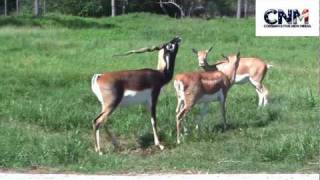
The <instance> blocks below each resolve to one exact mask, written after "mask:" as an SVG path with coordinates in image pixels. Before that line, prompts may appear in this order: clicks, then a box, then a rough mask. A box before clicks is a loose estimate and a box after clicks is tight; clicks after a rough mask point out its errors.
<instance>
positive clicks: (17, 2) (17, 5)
mask: <svg viewBox="0 0 320 180" xmlns="http://www.w3.org/2000/svg"><path fill="white" fill-rule="evenodd" d="M16 11H17V16H18V15H19V0H16Z"/></svg>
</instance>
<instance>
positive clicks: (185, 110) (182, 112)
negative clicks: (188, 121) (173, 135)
mask: <svg viewBox="0 0 320 180" xmlns="http://www.w3.org/2000/svg"><path fill="white" fill-rule="evenodd" d="M189 110H190V106H185V107H183V108H182V109H181V110H180V112H178V113H177V115H176V126H177V144H180V125H181V121H182V120H183V119H184V118H185V117H186V115H187V113H188V112H189Z"/></svg>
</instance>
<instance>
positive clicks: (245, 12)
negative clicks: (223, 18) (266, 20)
mask: <svg viewBox="0 0 320 180" xmlns="http://www.w3.org/2000/svg"><path fill="white" fill-rule="evenodd" d="M247 16H248V0H244V17H247Z"/></svg>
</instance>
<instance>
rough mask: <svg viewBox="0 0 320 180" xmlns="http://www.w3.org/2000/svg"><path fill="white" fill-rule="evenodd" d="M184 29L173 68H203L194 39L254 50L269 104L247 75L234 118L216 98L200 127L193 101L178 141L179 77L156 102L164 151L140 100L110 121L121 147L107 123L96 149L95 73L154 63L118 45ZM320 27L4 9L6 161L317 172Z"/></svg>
mask: <svg viewBox="0 0 320 180" xmlns="http://www.w3.org/2000/svg"><path fill="white" fill-rule="evenodd" d="M176 35H179V36H181V37H182V39H183V40H182V43H181V47H180V50H179V53H178V56H177V60H176V71H175V72H176V73H179V72H185V71H198V70H200V69H199V68H198V67H197V63H196V57H194V55H193V54H192V52H191V48H197V49H205V48H209V47H210V46H213V47H214V48H213V52H212V53H211V54H210V56H209V61H210V62H211V63H213V62H214V61H215V60H217V59H219V58H220V54H221V53H224V54H228V53H235V51H237V49H240V51H241V55H242V56H257V57H260V58H262V59H265V61H266V62H268V63H269V64H273V65H274V67H273V69H271V70H269V72H268V74H267V77H266V79H265V81H264V82H265V84H266V86H267V87H268V89H269V92H270V98H269V99H270V105H269V106H268V107H266V108H263V109H258V108H257V97H256V94H255V90H254V88H253V87H252V86H251V85H249V84H248V85H244V86H234V87H233V88H232V90H231V91H230V92H229V97H228V100H227V101H228V102H227V119H228V121H229V124H230V130H229V131H227V132H225V133H221V132H220V129H219V125H220V123H221V116H220V111H219V108H218V105H217V103H212V105H210V113H209V114H208V116H207V117H206V118H205V119H204V121H203V122H202V126H201V129H200V130H199V131H198V130H196V129H195V123H196V120H195V119H196V117H197V114H198V112H199V107H195V108H193V110H192V112H191V113H190V114H189V115H188V117H187V119H186V121H184V124H185V126H186V127H187V128H188V130H189V131H188V134H187V135H185V136H184V138H183V143H182V145H179V146H177V145H176V143H175V138H176V134H175V112H174V111H175V105H176V97H175V92H174V90H173V86H172V83H170V84H168V86H166V87H165V88H164V90H163V91H162V93H161V95H160V100H159V105H158V107H157V114H158V119H159V120H158V121H159V129H160V137H161V140H162V142H163V143H164V144H165V145H166V149H165V150H164V151H163V152H161V151H160V150H158V149H157V148H155V147H152V146H150V144H152V141H153V139H152V134H151V133H152V130H151V125H150V116H149V114H148V113H147V111H146V110H145V109H144V107H142V106H141V107H140V106H138V107H130V108H123V109H117V111H116V112H115V113H114V114H113V115H112V116H111V118H110V119H109V120H108V122H107V124H108V125H105V126H108V127H109V128H110V129H112V130H113V131H114V133H116V134H117V136H118V137H119V139H120V143H121V145H122V150H120V151H116V150H114V148H113V147H112V145H111V143H110V138H109V137H108V136H107V135H106V133H105V132H102V142H103V144H102V145H103V150H104V151H105V152H106V154H105V155H103V156H98V155H97V154H96V153H94V152H93V136H92V134H91V133H92V132H91V121H92V119H93V118H95V116H96V115H97V114H98V113H99V112H100V108H101V107H100V104H99V103H98V101H97V99H96V97H95V96H94V95H93V93H92V92H91V88H90V79H91V77H92V75H93V74H94V73H100V72H106V71H116V70H123V69H138V68H145V67H147V68H155V67H156V64H157V62H156V60H157V54H156V53H146V54H140V55H132V56H127V57H118V58H114V57H112V55H113V54H116V53H119V52H125V51H127V50H130V49H135V48H141V47H145V46H150V45H155V44H159V43H162V42H164V41H167V40H169V39H170V38H172V37H174V36H176ZM318 47H319V41H318V39H316V38H304V37H299V38H298V37H297V38H286V37H283V38H271V37H268V38H264V37H255V29H254V20H253V19H248V20H240V21H238V20H235V19H230V18H222V19H214V20H210V21H205V20H198V19H184V20H175V19H171V18H168V17H165V16H158V15H152V14H130V15H126V16H119V17H115V18H102V19H90V18H88V19H86V18H79V17H71V16H55V15H51V16H48V17H44V18H39V19H34V18H31V17H18V18H10V17H9V18H3V17H1V18H0V53H1V56H0V79H1V81H0V82H1V85H0V122H1V123H0V152H1V153H0V167H1V168H10V169H11V168H13V169H21V168H27V169H29V168H30V169H38V168H48V170H49V171H50V170H51V171H81V172H89V173H94V172H102V173H114V172H117V173H123V172H132V171H133V172H168V171H169V172H186V171H190V172H195V171H197V172H230V173H233V172H318V171H319V158H318V157H319V140H320V133H319V128H320V127H319V108H320V107H319V97H318V96H317V94H316V92H317V85H316V79H317V74H316V70H317V65H318V64H317V49H318Z"/></svg>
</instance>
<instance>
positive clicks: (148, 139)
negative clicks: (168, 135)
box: [137, 133, 165, 149]
mask: <svg viewBox="0 0 320 180" xmlns="http://www.w3.org/2000/svg"><path fill="white" fill-rule="evenodd" d="M158 136H159V140H160V142H162V141H163V140H164V139H165V134H164V133H158ZM137 143H138V146H139V148H141V149H147V148H149V147H151V146H154V139H153V134H152V133H146V134H143V135H141V136H140V137H139V138H138V142H137Z"/></svg>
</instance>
